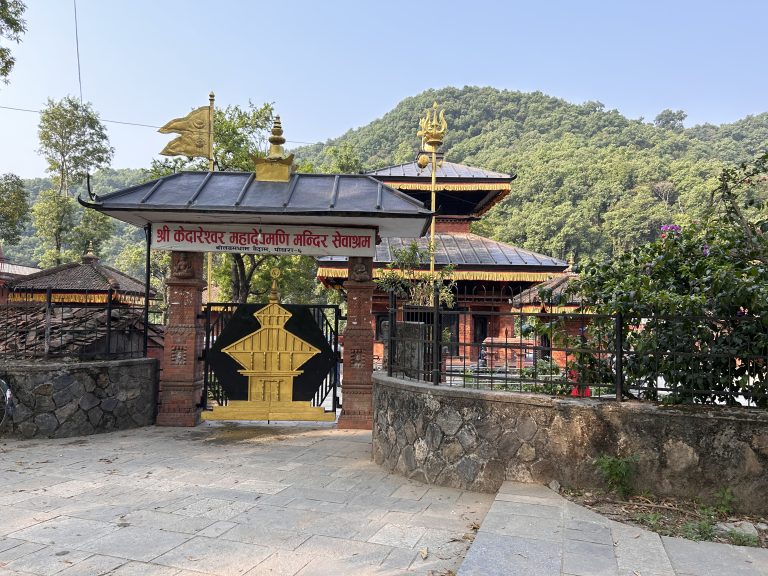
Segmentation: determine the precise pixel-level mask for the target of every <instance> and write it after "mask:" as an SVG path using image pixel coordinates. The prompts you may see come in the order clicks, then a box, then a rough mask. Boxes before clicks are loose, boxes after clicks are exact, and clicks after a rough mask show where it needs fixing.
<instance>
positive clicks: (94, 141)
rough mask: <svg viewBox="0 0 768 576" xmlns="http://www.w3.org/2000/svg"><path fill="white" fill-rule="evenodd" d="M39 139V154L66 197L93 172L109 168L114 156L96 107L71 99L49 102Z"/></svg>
mask: <svg viewBox="0 0 768 576" xmlns="http://www.w3.org/2000/svg"><path fill="white" fill-rule="evenodd" d="M38 137H39V139H40V148H39V152H40V154H41V155H42V156H44V157H45V159H46V161H47V162H48V172H49V173H51V174H52V175H53V177H54V180H55V182H56V184H57V185H58V189H59V194H67V193H68V190H69V187H70V186H71V185H72V184H74V183H76V182H80V181H82V180H83V179H84V178H85V176H86V174H88V173H89V172H90V171H91V170H94V169H96V168H102V167H105V166H108V165H109V163H110V161H111V160H112V155H113V153H114V149H113V148H112V147H110V145H109V139H108V138H107V130H106V128H105V127H104V125H103V124H102V123H101V121H100V120H99V115H98V114H97V113H96V112H95V111H94V110H93V107H92V106H91V105H90V104H89V103H86V104H82V103H80V102H78V101H77V100H76V99H75V98H73V97H71V96H65V97H64V98H62V99H61V100H60V101H59V102H55V101H53V100H51V99H48V103H47V105H46V106H45V108H44V109H43V111H42V113H41V114H40V123H39V125H38Z"/></svg>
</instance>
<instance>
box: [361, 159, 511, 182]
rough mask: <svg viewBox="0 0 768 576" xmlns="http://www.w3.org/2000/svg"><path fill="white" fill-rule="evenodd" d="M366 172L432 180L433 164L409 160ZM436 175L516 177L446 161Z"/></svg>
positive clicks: (463, 177) (454, 176)
mask: <svg viewBox="0 0 768 576" xmlns="http://www.w3.org/2000/svg"><path fill="white" fill-rule="evenodd" d="M366 174H369V175H371V176H373V177H375V178H425V179H428V180H430V181H431V180H432V164H428V165H427V166H426V167H424V168H420V167H419V165H418V164H416V162H407V163H405V164H398V165H396V166H387V167H386V168H379V169H378V170H370V171H368V172H366ZM436 177H437V178H456V179H460V180H467V179H479V180H505V181H507V182H510V181H512V180H514V178H515V177H514V176H513V175H512V174H505V173H504V172H494V171H492V170H486V169H484V168H476V167H474V166H467V165H465V164H457V163H455V162H445V161H443V163H442V164H440V166H438V167H437V173H436Z"/></svg>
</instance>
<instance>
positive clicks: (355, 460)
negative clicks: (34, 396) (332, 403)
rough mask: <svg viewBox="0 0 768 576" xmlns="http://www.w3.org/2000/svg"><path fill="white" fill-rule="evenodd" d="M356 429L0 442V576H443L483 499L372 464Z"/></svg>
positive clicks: (198, 431) (135, 433)
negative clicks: (399, 474) (405, 476)
mask: <svg viewBox="0 0 768 576" xmlns="http://www.w3.org/2000/svg"><path fill="white" fill-rule="evenodd" d="M370 437H371V435H370V432H357V431H339V430H335V429H332V428H328V427H322V426H306V425H305V426H301V425H294V426H289V425H275V424H273V425H256V426H237V425H228V426H222V425H220V424H217V423H208V424H205V425H203V426H200V427H198V428H195V429H174V428H155V427H151V428H143V429H139V430H132V431H127V432H115V433H111V434H101V435H96V436H89V437H83V438H75V439H64V440H34V441H14V440H4V441H2V442H0V480H1V481H2V482H1V484H0V485H2V487H3V490H2V491H0V575H6V574H60V575H62V576H73V575H96V574H116V575H120V576H129V575H136V576H139V575H140V576H172V575H173V576H192V575H197V576H200V575H201V574H217V575H221V576H233V575H238V574H248V575H249V576H257V575H266V574H270V575H286V576H294V575H296V576H312V575H317V576H320V575H322V576H336V575H345V574H349V575H355V576H358V575H359V576H365V575H368V574H376V575H395V574H420V575H426V574H429V573H430V572H431V573H433V574H447V573H449V572H448V571H449V570H453V571H455V570H457V569H458V566H459V565H460V564H461V561H462V558H463V556H464V554H465V553H466V550H467V547H468V546H469V541H468V539H467V538H466V535H467V534H470V533H472V524H473V523H480V522H481V521H482V520H483V518H484V517H485V514H486V512H487V510H488V508H489V506H490V505H491V503H492V502H493V495H487V494H477V493H472V492H465V491H462V490H454V489H446V488H439V487H430V486H426V485H424V484H420V483H417V482H412V481H409V480H407V479H405V478H402V477H400V476H397V475H394V474H389V473H386V472H384V471H383V470H382V469H381V468H379V467H378V466H376V465H375V464H374V463H372V462H371V444H370Z"/></svg>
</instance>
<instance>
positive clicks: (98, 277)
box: [9, 257, 144, 296]
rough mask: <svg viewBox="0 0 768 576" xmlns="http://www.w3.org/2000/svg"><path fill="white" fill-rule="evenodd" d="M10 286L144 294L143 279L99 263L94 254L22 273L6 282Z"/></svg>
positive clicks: (37, 290) (27, 289) (29, 290)
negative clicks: (34, 272)
mask: <svg viewBox="0 0 768 576" xmlns="http://www.w3.org/2000/svg"><path fill="white" fill-rule="evenodd" d="M9 287H10V288H11V289H13V290H17V291H27V292H40V291H42V292H44V291H46V290H47V289H48V288H51V289H52V290H54V291H67V292H83V293H94V292H108V291H109V290H110V289H112V290H114V291H119V292H127V293H131V294H140V295H142V296H143V295H144V283H143V282H140V281H139V280H137V279H135V278H132V277H131V276H128V275H127V274H123V273H122V272H120V271H119V270H116V269H114V268H112V267H111V266H105V265H103V264H100V263H99V261H98V258H95V257H84V258H83V262H73V263H69V264H62V265H61V266H56V267H55V268H49V269H47V270H42V271H40V272H37V273H36V274H31V275H29V276H23V277H21V278H18V279H16V280H13V281H12V282H9Z"/></svg>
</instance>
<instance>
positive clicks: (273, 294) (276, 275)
mask: <svg viewBox="0 0 768 576" xmlns="http://www.w3.org/2000/svg"><path fill="white" fill-rule="evenodd" d="M269 275H270V276H271V277H272V290H270V291H269V301H270V303H277V302H279V301H280V293H279V292H278V291H277V288H278V286H277V281H278V280H279V279H280V276H282V275H283V273H282V272H281V271H280V268H272V270H270V271H269Z"/></svg>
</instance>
